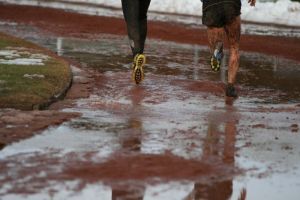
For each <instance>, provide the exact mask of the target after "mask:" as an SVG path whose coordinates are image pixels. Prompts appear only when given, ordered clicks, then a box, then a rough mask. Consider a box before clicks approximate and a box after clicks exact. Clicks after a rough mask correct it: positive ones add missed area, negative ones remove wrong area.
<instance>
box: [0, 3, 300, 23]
mask: <svg viewBox="0 0 300 200" xmlns="http://www.w3.org/2000/svg"><path fill="white" fill-rule="evenodd" d="M0 2H6V3H15V4H26V5H40V6H45V5H46V4H43V3H45V2H46V3H47V5H48V6H49V7H55V8H62V9H71V10H76V11H80V12H84V13H89V14H98V15H107V13H105V12H103V10H101V9H99V11H98V12H91V8H83V7H78V6H77V7H74V6H72V5H66V4H64V5H63V4H59V3H57V2H81V3H92V4H99V5H105V6H112V7H116V8H121V0H56V1H55V2H49V1H45V0H0ZM41 2H42V3H41ZM247 2H248V0H242V4H243V6H242V19H243V20H246V21H251V22H263V23H273V24H281V25H290V26H300V20H299V19H300V3H298V2H292V1H291V0H278V1H276V2H274V1H272V0H264V1H263V2H262V1H258V2H257V3H256V6H255V7H251V6H250V5H249V4H248V3H247ZM47 5H46V6H47ZM83 9H87V10H86V11H83ZM149 9H150V11H159V12H166V13H173V14H174V13H175V14H188V15H195V16H202V3H201V1H200V0H164V1H163V3H162V1H161V0H152V1H151V5H150V8H149ZM117 16H118V17H119V14H117Z"/></svg>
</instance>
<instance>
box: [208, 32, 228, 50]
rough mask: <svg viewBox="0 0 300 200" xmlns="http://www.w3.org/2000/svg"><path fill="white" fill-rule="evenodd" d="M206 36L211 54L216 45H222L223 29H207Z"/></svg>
mask: <svg viewBox="0 0 300 200" xmlns="http://www.w3.org/2000/svg"><path fill="white" fill-rule="evenodd" d="M207 36H208V42H209V47H210V51H211V53H213V52H214V50H215V48H216V46H217V44H218V43H222V44H223V39H224V28H216V27H207Z"/></svg>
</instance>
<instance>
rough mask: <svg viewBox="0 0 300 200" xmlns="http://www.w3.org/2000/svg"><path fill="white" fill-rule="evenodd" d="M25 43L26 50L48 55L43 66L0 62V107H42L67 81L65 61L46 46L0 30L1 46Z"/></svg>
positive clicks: (28, 108)
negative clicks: (31, 76) (45, 47)
mask: <svg viewBox="0 0 300 200" xmlns="http://www.w3.org/2000/svg"><path fill="white" fill-rule="evenodd" d="M6 47H25V48H28V49H26V51H30V52H32V53H37V52H38V53H39V54H45V55H47V56H49V57H50V59H48V60H47V61H45V65H44V66H37V65H29V66H28V65H27V66H26V65H7V64H0V108H16V109H22V110H31V109H36V108H41V107H43V106H45V105H47V104H48V103H49V102H51V101H52V100H53V97H54V96H55V95H57V94H60V93H61V92H63V90H64V89H65V88H66V87H67V86H68V85H69V83H70V80H71V73H70V68H69V65H68V63H66V62H65V61H64V60H62V59H60V58H58V57H56V56H55V55H53V54H51V53H50V52H49V51H48V50H45V49H43V48H41V47H38V46H36V45H34V44H32V43H29V42H27V41H23V40H20V39H17V38H13V37H10V36H7V35H4V34H1V33H0V49H4V48H6ZM24 74H41V75H44V76H45V78H33V79H30V78H25V77H24Z"/></svg>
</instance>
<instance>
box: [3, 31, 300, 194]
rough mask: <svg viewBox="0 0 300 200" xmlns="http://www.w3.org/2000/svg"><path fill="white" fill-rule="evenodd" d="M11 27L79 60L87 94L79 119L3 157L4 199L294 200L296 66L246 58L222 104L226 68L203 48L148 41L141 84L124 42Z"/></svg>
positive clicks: (298, 174)
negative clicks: (212, 64)
mask: <svg viewBox="0 0 300 200" xmlns="http://www.w3.org/2000/svg"><path fill="white" fill-rule="evenodd" d="M12 27H14V28H10V29H9V31H10V32H11V33H15V34H16V35H18V34H19V35H20V36H22V37H24V38H26V39H29V40H31V41H34V42H36V43H39V44H41V45H43V46H46V47H48V48H50V49H52V50H53V51H56V52H57V53H58V54H59V55H61V56H64V57H66V58H69V59H72V60H76V61H78V62H79V63H80V64H81V66H82V69H83V70H87V71H89V73H91V74H92V77H93V79H94V86H93V91H92V94H91V95H90V97H89V98H83V99H79V100H76V104H75V106H73V107H72V108H68V109H64V111H66V112H67V111H75V112H80V113H82V116H81V117H80V118H77V119H73V120H71V121H69V122H66V123H64V124H63V125H60V126H57V127H51V128H49V129H47V130H45V131H44V132H43V133H42V134H40V135H36V136H34V137H32V138H29V139H26V140H23V141H20V142H17V143H13V144H12V145H9V146H6V147H3V149H2V150H1V151H0V185H1V188H0V197H1V199H4V200H6V199H101V200H105V199H114V200H117V199H121V200H122V199H131V200H133V199H145V200H146V199H155V200H156V199H164V200H166V199H167V200H169V199H170V200H176V199H178V200H179V199H180V200H183V199H184V200H189V199H195V200H196V199H209V200H216V199H233V200H237V199H249V200H252V199H294V200H296V199H298V198H299V196H300V192H299V191H300V190H299V188H300V179H299V178H300V169H299V164H300V159H299V158H300V135H299V125H300V115H299V112H300V106H299V105H300V95H299V92H300V89H299V85H300V79H299V75H300V64H299V63H296V62H294V61H291V60H286V59H281V58H278V57H273V56H268V55H262V54H256V53H249V52H242V55H241V69H240V71H239V77H238V87H239V94H240V97H239V98H238V99H237V100H236V101H234V102H230V103H228V102H227V103H226V99H225V97H224V81H225V80H226V64H224V65H223V67H222V70H221V71H220V72H219V73H214V72H212V71H211V70H210V68H209V65H208V62H207V60H208V58H209V53H208V49H207V47H204V46H198V45H186V44H177V43H171V42H165V41H158V40H148V42H147V47H146V49H147V50H146V52H145V53H146V54H147V55H148V64H147V65H146V68H145V69H146V79H145V81H144V82H143V83H142V84H141V85H139V86H136V85H134V84H133V83H132V81H131V80H130V69H131V65H130V61H131V59H130V57H129V56H128V54H129V47H128V42H127V39H126V37H120V36H113V35H93V36H92V37H91V36H88V35H87V38H88V37H89V38H91V39H85V40H84V39H76V38H62V37H54V36H51V35H50V36H49V35H41V34H40V33H39V32H38V30H34V29H29V28H28V27H22V26H17V25H12ZM1 29H5V30H6V29H7V26H6V27H5V28H3V27H2V28H1ZM22 30H23V32H22ZM24 30H25V31H24ZM226 55H228V53H227V52H226ZM226 59H228V58H227V57H225V61H226Z"/></svg>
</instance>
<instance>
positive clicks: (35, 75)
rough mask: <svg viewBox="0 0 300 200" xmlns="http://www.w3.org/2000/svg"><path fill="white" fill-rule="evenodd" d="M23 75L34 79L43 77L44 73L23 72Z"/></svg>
mask: <svg viewBox="0 0 300 200" xmlns="http://www.w3.org/2000/svg"><path fill="white" fill-rule="evenodd" d="M23 77H24V78H30V79H34V78H45V75H43V74H24V76H23Z"/></svg>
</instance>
